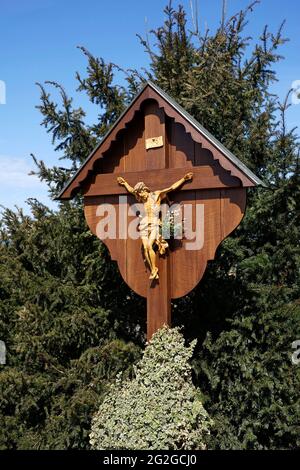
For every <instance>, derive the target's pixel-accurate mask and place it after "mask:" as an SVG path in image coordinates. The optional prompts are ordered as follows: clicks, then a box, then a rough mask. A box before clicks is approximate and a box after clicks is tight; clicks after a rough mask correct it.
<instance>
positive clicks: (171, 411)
mask: <svg viewBox="0 0 300 470" xmlns="http://www.w3.org/2000/svg"><path fill="white" fill-rule="evenodd" d="M194 347H195V341H194V342H193V343H191V345H190V346H189V347H185V345H184V338H183V336H182V335H181V334H180V332H179V331H178V329H169V328H167V327H164V328H162V329H161V330H159V331H158V332H157V333H155V334H154V335H153V337H152V339H151V341H150V343H149V345H148V346H146V349H145V352H144V355H143V358H142V359H141V361H140V362H139V363H138V364H137V366H136V367H135V377H134V378H133V379H132V380H131V381H130V380H127V381H122V380H121V378H120V377H118V379H117V382H116V384H115V385H113V386H112V388H111V390H110V391H109V393H108V395H107V396H106V397H105V398H104V401H103V403H102V404H101V405H100V408H99V411H98V413H97V414H96V415H95V417H94V419H93V423H92V432H91V434H90V442H91V445H92V447H93V448H94V449H102V450H109V449H119V450H122V449H130V450H138V449H145V450H153V449H157V450H160V449H163V450H187V449H189V450H193V449H201V450H203V449H205V448H206V446H205V439H206V438H207V436H208V435H209V429H210V427H211V424H212V423H211V420H210V418H209V417H208V414H207V412H206V411H205V409H204V408H203V406H202V403H201V396H200V392H199V390H197V389H196V387H195V386H194V385H193V383H192V375H191V366H190V364H189V360H190V359H191V357H192V354H193V350H194Z"/></svg>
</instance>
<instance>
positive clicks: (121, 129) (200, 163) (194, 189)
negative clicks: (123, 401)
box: [59, 82, 263, 340]
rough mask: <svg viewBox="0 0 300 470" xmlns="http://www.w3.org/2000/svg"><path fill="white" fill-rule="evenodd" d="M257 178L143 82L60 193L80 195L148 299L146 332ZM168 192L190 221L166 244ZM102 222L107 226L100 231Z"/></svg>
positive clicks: (195, 270)
mask: <svg viewBox="0 0 300 470" xmlns="http://www.w3.org/2000/svg"><path fill="white" fill-rule="evenodd" d="M257 185H263V183H262V182H261V181H260V180H259V178H257V177H256V176H255V175H254V174H253V173H252V172H251V171H250V170H249V169H248V168H247V167H246V166H245V165H244V164H243V163H242V162H241V161H240V160H238V159H237V158H236V157H235V156H234V155H233V154H232V153H231V152H230V151H229V150H228V149H226V148H225V147H224V146H223V145H222V144H221V143H220V142H219V141H218V140H217V139H215V138H214V137H213V136H212V135H211V134H210V133H209V132H208V131H207V130H206V129H205V128H204V127H202V126H201V125H200V124H199V123H198V122H197V121H195V120H194V119H193V118H192V116H190V115H189V114H188V113H187V112H186V111H185V110H183V109H182V108H181V107H180V106H179V105H178V104H177V103H176V102H174V100H172V98H170V97H169V96H168V95H167V94H166V93H164V92H163V91H162V90H161V89H160V88H158V87H157V86H156V85H154V84H153V83H151V82H148V83H146V85H145V86H144V88H143V89H142V90H141V91H140V93H139V94H138V95H137V96H136V97H135V98H134V100H133V101H132V103H131V104H130V105H129V107H128V108H127V110H126V111H125V112H124V113H123V114H122V115H121V116H120V118H119V119H118V121H117V122H116V123H115V124H114V126H113V127H112V128H111V129H110V131H109V132H108V133H107V135H106V136H105V137H104V138H103V140H102V142H100V144H99V145H98V146H97V147H96V148H95V150H94V151H93V152H92V153H91V155H90V156H89V157H88V158H87V160H86V161H85V163H84V164H83V165H82V167H81V168H80V169H79V170H78V171H77V173H76V174H75V175H74V176H73V178H72V179H71V180H70V181H69V182H68V183H67V185H66V187H65V188H64V189H63V191H62V192H61V194H60V195H59V199H61V200H65V199H70V198H72V197H73V196H74V195H75V194H76V193H77V192H78V191H81V192H82V193H83V196H84V211H85V218H86V221H87V224H88V226H89V228H90V230H91V231H92V232H93V233H94V234H95V235H96V236H98V237H99V238H101V239H102V240H103V242H104V243H105V244H106V246H107V247H108V249H109V251H110V254H111V257H112V259H113V260H115V261H116V262H117V263H118V267H119V270H120V273H121V275H122V277H123V279H124V280H125V282H126V283H127V284H128V285H129V287H130V288H131V289H133V290H134V291H135V292H136V293H137V294H139V295H141V296H143V297H146V298H147V338H148V340H149V339H151V336H152V334H153V333H154V332H155V331H156V330H157V329H159V328H161V327H162V326H163V325H164V324H167V325H171V300H172V299H176V298H179V297H182V296H184V295H186V294H187V293H188V292H190V291H191V290H192V289H193V288H194V287H195V286H196V285H197V284H198V282H199V281H200V280H201V278H202V276H203V274H204V271H205V268H206V266H207V262H208V261H209V260H213V259H214V257H215V252H216V249H217V247H218V245H219V244H220V243H221V242H222V240H223V239H224V238H225V237H227V236H228V235H229V234H230V233H231V232H232V231H233V230H234V229H235V228H236V227H237V226H238V225H239V223H240V222H241V220H242V217H243V215H244V212H245V206H246V191H247V188H250V187H254V186H257ZM168 194H169V196H170V197H171V198H172V202H173V204H178V205H180V206H182V207H184V217H185V219H187V221H188V222H189V228H188V230H186V231H185V233H184V234H183V236H182V237H181V239H180V240H179V243H178V244H174V245H173V246H171V245H172V244H169V243H168V242H167V240H165V238H164V236H163V234H162V233H161V231H160V226H161V215H160V209H161V203H162V202H163V201H164V200H165V198H166V197H167V195H168ZM137 201H139V202H141V203H142V206H143V207H144V215H143V216H142V218H140V220H139V230H138V233H139V235H138V236H134V237H131V236H129V232H130V230H129V229H130V227H131V225H132V224H133V223H134V222H135V219H136V218H137V214H136V210H135V205H136V202H137ZM111 209H113V210H111ZM104 225H107V226H108V231H107V232H103V231H99V226H101V227H103V226H104ZM111 225H113V229H112V230H110V229H109V228H110V226H111ZM141 247H143V251H142V250H141ZM149 277H150V279H149ZM200 314H201V312H200Z"/></svg>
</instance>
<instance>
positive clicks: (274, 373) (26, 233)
mask: <svg viewBox="0 0 300 470" xmlns="http://www.w3.org/2000/svg"><path fill="white" fill-rule="evenodd" d="M255 3H257V2H254V3H253V4H252V5H250V6H249V7H248V8H247V9H246V10H244V11H241V12H239V13H238V14H237V15H234V16H233V17H231V18H229V19H228V20H226V18H225V17H224V16H223V18H222V20H221V22H220V26H219V28H217V30H216V31H215V32H210V31H207V32H206V33H205V34H204V35H201V34H200V33H199V30H198V28H197V21H196V20H195V28H194V30H193V31H192V32H191V33H190V32H189V28H188V26H187V23H186V14H185V11H184V9H183V7H178V9H174V8H173V6H172V4H171V3H170V4H169V5H168V6H167V7H166V9H165V16H166V21H165V23H164V24H163V25H162V26H161V27H159V28H158V29H156V30H154V31H153V32H152V38H153V39H154V41H153V42H154V44H155V45H154V46H152V42H151V40H148V39H147V40H144V39H143V38H140V40H141V42H142V46H143V47H144V48H145V50H146V53H148V55H149V61H150V64H149V68H148V70H146V71H145V70H144V71H139V70H128V71H125V72H126V79H127V84H128V86H127V88H125V87H120V86H118V85H117V84H116V79H115V75H116V72H117V71H118V73H119V71H120V69H119V68H118V67H117V66H115V65H113V64H111V63H108V64H107V63H105V61H104V60H103V59H102V58H97V57H94V56H93V55H92V54H90V53H89V52H88V51H87V50H86V49H84V48H81V50H82V51H83V53H84V54H85V56H86V58H87V69H86V72H85V73H82V72H81V73H80V74H79V73H78V74H77V76H76V77H77V80H78V84H79V85H78V90H79V91H80V92H82V93H85V94H86V96H87V97H88V99H89V100H90V101H91V102H93V103H95V105H96V106H98V107H99V118H98V120H97V122H95V123H94V125H91V126H88V125H86V124H85V113H84V111H83V109H81V108H78V109H76V108H74V107H73V105H72V99H71V98H69V97H68V96H67V93H66V91H65V90H64V89H63V87H62V86H60V85H59V84H57V83H53V82H46V84H44V85H40V90H41V102H40V105H39V109H40V111H41V114H42V119H43V120H42V125H43V126H45V128H46V130H47V132H49V134H50V135H51V136H52V141H53V144H54V148H55V149H56V150H58V151H59V152H60V154H61V155H62V158H63V159H65V160H66V162H67V164H66V167H67V168H64V167H61V166H55V167H53V168H47V167H46V165H45V164H44V163H43V161H40V160H38V159H37V158H35V157H34V158H35V161H36V164H37V170H36V172H37V174H38V175H39V177H40V178H41V180H43V181H45V182H46V183H47V184H48V186H49V191H50V195H51V196H52V197H54V196H55V195H57V194H58V192H59V191H60V189H61V188H62V187H63V185H64V184H65V182H66V181H67V180H68V178H69V177H70V176H71V175H72V174H73V172H74V171H75V170H76V169H77V168H78V167H79V166H80V164H81V163H82V162H83V160H84V159H85V158H86V156H87V155H88V154H89V152H90V151H91V149H92V148H93V147H94V145H95V143H96V142H97V141H98V140H99V139H100V138H101V137H102V136H103V135H104V134H105V132H106V131H107V129H108V128H109V127H110V126H111V125H112V124H113V122H114V121H115V120H116V118H117V117H118V115H119V114H120V113H121V112H122V111H123V110H124V109H125V107H126V105H127V104H128V103H129V102H130V99H131V98H132V97H133V95H134V94H135V93H136V92H137V91H138V89H139V88H140V86H141V84H142V83H143V82H144V81H145V80H146V79H148V78H151V80H153V81H154V82H156V83H157V84H158V85H159V86H161V87H162V88H163V89H164V90H165V91H166V92H168V93H169V94H170V95H171V96H173V97H174V98H175V99H176V100H177V101H178V102H179V103H180V104H181V105H182V106H183V107H185V108H186V109H187V110H188V111H189V112H190V113H191V114H192V115H193V116H194V117H195V118H196V119H198V120H199V122H200V123H201V124H203V125H204V126H205V127H206V128H207V129H208V130H209V131H211V132H212V133H213V134H214V135H215V136H216V137H217V138H218V139H219V140H220V141H222V142H223V143H224V145H226V146H227V147H228V148H229V149H230V150H231V151H232V152H233V153H235V154H236V155H237V156H238V157H239V158H240V159H241V160H242V161H244V162H245V163H246V164H247V165H248V166H249V167H250V168H251V169H252V170H253V171H254V172H256V173H257V174H258V175H259V176H260V177H262V178H263V179H264V180H265V182H266V183H267V185H268V188H269V189H267V190H265V189H258V190H255V191H253V192H251V191H250V192H249V194H248V208H247V212H246V216H245V218H244V220H243V222H242V224H241V225H240V227H239V228H238V229H237V230H236V231H235V232H234V234H233V236H231V237H229V238H228V239H227V240H226V241H225V242H223V243H222V245H221V246H220V247H219V249H218V252H217V256H216V260H215V261H214V262H213V263H211V264H210V266H209V267H208V269H207V271H206V274H205V276H204V278H203V280H202V281H201V283H200V285H199V286H198V287H197V288H196V289H195V290H194V291H193V292H192V293H191V294H190V295H189V296H187V297H185V298H183V299H182V300H179V301H176V302H174V303H173V312H174V313H173V321H174V324H177V325H183V327H184V333H185V336H186V338H187V339H188V340H191V339H193V338H195V337H197V338H199V341H198V346H197V351H196V353H195V357H194V362H193V366H194V379H195V384H197V386H199V387H200V388H201V390H202V391H203V392H204V394H205V403H204V405H205V408H206V409H207V410H208V412H209V414H210V416H211V417H212V418H213V420H214V422H215V427H214V429H213V432H212V436H211V438H210V440H209V443H208V445H209V447H211V448H265V449H266V448H293V447H296V446H297V445H299V441H298V440H297V439H299V437H298V436H299V423H300V409H299V398H297V390H299V385H300V372H299V366H296V365H292V363H291V361H290V355H291V354H292V345H291V342H292V341H294V340H296V339H299V338H300V319H299V308H298V307H299V298H300V295H299V294H300V293H299V289H300V288H299V286H300V282H299V281H300V279H299V277H300V276H299V274H300V248H299V239H300V220H299V217H300V207H299V205H300V204H299V194H300V191H299V190H300V187H299V183H300V181H299V178H300V177H299V144H298V140H297V136H296V134H295V131H294V130H289V129H288V127H287V125H286V114H287V112H288V106H289V105H288V102H289V101H288V100H289V97H287V99H286V100H285V102H284V103H283V104H281V103H279V101H278V98H277V97H276V96H274V95H273V94H272V93H271V88H270V87H271V85H272V82H273V81H274V80H276V73H275V70H274V66H275V64H276V62H277V61H278V60H280V59H281V56H280V55H279V49H280V46H281V45H282V44H283V43H284V42H285V39H284V38H283V37H282V27H281V28H280V29H279V31H278V33H276V34H272V33H270V32H269V30H268V28H265V29H264V31H263V32H262V35H261V37H260V38H259V40H258V41H257V42H255V41H253V40H252V39H251V38H249V37H248V36H247V34H246V29H245V28H246V25H247V21H248V17H249V15H250V13H251V11H252V10H253V9H254V7H255ZM53 86H54V87H55V88H57V89H58V90H59V92H60V95H61V104H60V105H59V104H57V103H56V102H55V101H53V99H52V97H51V94H50V92H49V87H53ZM29 204H30V207H31V211H32V215H31V216H30V217H29V216H25V215H24V214H23V213H22V211H16V212H14V211H10V210H5V211H4V212H3V214H2V219H1V226H0V230H1V242H0V258H1V262H0V277H1V283H0V338H1V339H2V340H4V341H5V343H6V347H7V364H6V365H5V366H3V365H0V367H1V369H0V389H1V391H0V415H1V422H2V423H3V425H2V427H1V430H0V446H1V448H18V449H20V448H57V449H58V448H87V447H88V446H89V444H88V433H89V428H90V422H91V417H92V415H93V413H94V412H95V411H96V410H97V409H98V407H99V404H100V403H101V401H102V400H103V397H104V394H105V393H106V392H107V390H108V386H109V384H110V383H111V382H112V381H114V380H115V377H116V375H117V374H118V372H119V371H125V373H127V374H128V375H129V376H130V375H131V370H132V364H133V363H134V362H135V361H136V360H137V358H138V357H139V354H140V348H141V346H142V345H143V341H144V331H145V314H144V311H145V303H144V301H143V300H141V299H140V298H139V297H137V296H136V295H135V294H133V293H132V292H131V291H130V290H129V289H128V288H127V286H126V285H125V284H124V283H123V281H122V279H121V278H120V275H119V273H118V270H117V269H116V267H115V264H114V263H111V262H110V258H109V255H108V253H107V251H106V249H105V247H104V246H103V245H102V244H101V243H100V242H99V240H97V239H95V237H93V236H92V235H91V234H90V232H89V230H88V228H87V226H86V224H85V221H84V216H83V210H82V199H81V197H80V196H77V197H76V198H75V199H74V200H73V201H71V202H65V203H61V204H60V206H59V210H58V211H57V212H52V211H50V210H49V209H48V208H47V207H45V206H43V205H42V204H40V203H39V202H38V201H35V200H30V201H29ZM202 341H204V343H203V345H202V344H201V343H202ZM126 371H127V372H126Z"/></svg>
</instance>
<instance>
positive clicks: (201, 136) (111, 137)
mask: <svg viewBox="0 0 300 470" xmlns="http://www.w3.org/2000/svg"><path fill="white" fill-rule="evenodd" d="M149 99H153V100H155V101H156V102H157V103H158V105H159V107H160V108H163V109H164V112H165V113H166V115H167V116H169V117H170V118H173V119H174V120H175V122H177V123H180V124H182V125H183V126H184V128H185V130H186V132H187V133H189V134H190V135H191V137H192V139H193V140H194V141H195V142H198V143H199V144H201V145H202V146H203V147H204V148H207V149H208V150H210V151H211V153H212V155H213V158H214V159H215V160H218V161H219V163H220V165H221V166H222V167H223V168H224V169H225V170H227V171H229V172H230V173H231V175H232V176H235V177H237V178H239V179H240V181H241V185H242V187H253V186H257V185H261V186H265V184H264V183H263V182H262V181H261V180H260V179H259V178H258V177H257V176H256V175H255V174H254V173H253V172H252V171H251V170H250V169H249V168H248V167H247V166H246V165H245V164H244V163H242V162H241V161H240V160H239V159H238V158H237V157H236V156H235V155H233V153H231V152H230V151H229V150H228V149H227V148H226V147H225V146H224V145H223V144H221V142H219V141H218V140H217V139H216V138H215V137H214V136H213V135H212V134H211V133H210V132H208V131H207V130H206V129H205V128H204V127H203V126H202V125H201V124H200V123H199V122H198V121H196V120H195V119H194V118H193V117H192V116H191V115H190V114H189V113H188V112H187V111H185V110H184V109H183V108H182V107H181V106H180V105H179V104H178V103H176V102H175V101H174V100H173V99H172V98H171V97H170V96H169V95H168V94H167V93H165V92H164V91H163V90H161V88H159V87H158V86H157V85H155V84H154V83H152V82H147V83H146V84H145V86H144V87H143V88H142V90H141V91H140V92H139V93H138V94H137V95H136V97H135V98H134V99H133V101H132V102H131V103H130V105H129V106H128V108H127V109H126V110H125V111H124V112H123V114H122V115H121V116H120V117H119V119H118V120H117V121H116V122H115V124H114V125H113V126H112V127H111V128H110V130H109V131H108V132H107V134H106V135H105V136H104V138H103V139H102V141H101V142H100V143H99V144H98V145H97V146H96V148H95V149H94V150H93V151H92V152H91V154H90V155H89V156H88V158H87V159H86V160H85V162H84V163H83V164H82V166H81V167H80V168H79V169H78V171H77V172H76V173H75V174H74V176H73V177H72V178H71V179H70V180H69V181H68V183H67V184H66V186H65V187H64V188H63V190H62V191H61V192H60V194H59V195H58V197H57V199H61V200H65V199H71V198H72V197H74V196H75V194H76V193H77V192H78V191H80V189H81V188H82V185H83V183H84V182H85V181H86V179H87V178H88V176H89V175H90V174H91V173H93V171H94V165H95V163H96V162H97V161H98V160H99V159H101V158H103V154H104V153H105V152H106V151H107V150H108V149H109V148H110V146H111V143H112V142H113V141H115V140H116V139H117V136H118V133H119V132H120V131H121V130H124V129H125V128H126V125H127V124H128V123H129V122H130V121H132V119H133V118H134V115H135V113H136V112H137V111H139V110H140V109H141V106H142V103H143V102H144V101H146V100H149Z"/></svg>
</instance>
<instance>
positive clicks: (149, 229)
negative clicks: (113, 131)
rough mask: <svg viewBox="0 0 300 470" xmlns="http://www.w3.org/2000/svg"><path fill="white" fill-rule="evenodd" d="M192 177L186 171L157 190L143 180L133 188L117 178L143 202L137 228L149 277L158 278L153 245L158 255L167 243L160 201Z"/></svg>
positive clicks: (191, 174) (164, 249) (164, 250)
mask: <svg viewBox="0 0 300 470" xmlns="http://www.w3.org/2000/svg"><path fill="white" fill-rule="evenodd" d="M192 178H193V173H187V174H186V175H185V176H184V177H183V178H181V179H180V180H179V181H176V183H174V184H172V186H170V187H169V188H165V189H161V190H158V191H150V189H149V188H148V187H147V186H146V185H145V183H143V182H139V183H137V184H136V185H135V186H134V188H133V187H132V186H130V184H128V183H127V181H125V179H124V178H122V177H119V178H117V181H118V183H119V184H120V185H121V186H124V187H125V188H126V189H127V191H128V192H129V193H130V194H133V195H134V196H135V198H136V200H137V201H138V202H142V203H143V204H144V209H145V214H144V215H143V217H142V218H141V221H140V224H139V230H140V233H141V239H142V243H143V249H144V255H145V259H146V262H147V264H148V266H149V268H150V271H151V274H150V278H149V279H158V267H157V266H156V254H155V251H154V245H156V246H157V248H158V252H159V254H160V255H163V254H165V252H166V250H167V249H168V247H169V245H168V243H167V242H166V240H164V238H163V237H162V235H161V233H160V226H161V220H160V208H161V202H162V201H163V199H165V198H166V196H167V194H168V193H170V192H171V191H175V190H176V189H178V188H180V186H182V185H183V184H184V183H185V182H186V181H190V180H191V179H192Z"/></svg>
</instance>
